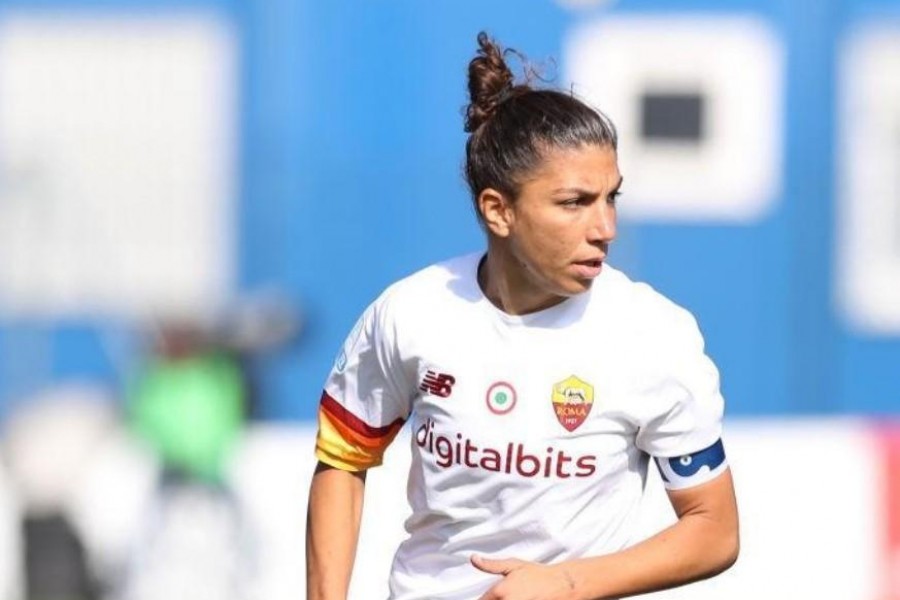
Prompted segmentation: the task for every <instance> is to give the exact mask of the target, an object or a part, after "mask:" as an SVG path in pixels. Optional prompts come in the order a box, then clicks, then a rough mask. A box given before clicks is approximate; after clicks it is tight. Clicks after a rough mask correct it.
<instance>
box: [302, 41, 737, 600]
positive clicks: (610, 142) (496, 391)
mask: <svg viewBox="0 0 900 600" xmlns="http://www.w3.org/2000/svg"><path fill="white" fill-rule="evenodd" d="M478 44H479V47H480V48H479V51H478V53H477V55H476V57H475V58H474V59H473V60H472V61H471V63H470V65H469V91H470V95H471V104H470V105H469V107H468V111H467V116H466V124H465V128H466V131H467V132H468V133H469V134H470V136H469V139H468V142H467V145H466V176H467V179H468V183H469V186H470V188H471V192H472V197H473V200H474V203H475V207H476V209H477V214H478V216H479V219H480V222H481V225H482V226H483V227H484V229H485V231H486V233H487V251H486V252H481V253H477V254H473V255H470V256H463V257H461V258H457V259H454V260H450V261H447V262H444V263H440V264H437V265H433V266H431V267H428V268H426V269H424V270H422V271H420V272H418V273H416V274H414V275H412V276H410V277H407V278H406V279H403V280H401V281H399V282H397V283H395V284H393V285H392V286H390V287H389V288H388V289H387V290H386V291H385V292H384V293H383V294H382V295H381V296H380V297H379V298H378V299H377V300H375V302H374V303H372V304H371V305H370V306H369V307H368V309H367V310H366V311H365V313H364V314H363V315H362V317H361V318H360V319H359V321H358V323H357V324H356V326H355V327H354V328H353V330H352V332H351V333H350V335H349V336H348V338H347V340H346V342H345V343H344V346H343V348H342V350H341V352H340V354H339V355H338V358H337V360H336V362H335V365H334V368H333V370H332V372H331V374H330V375H329V377H328V380H327V382H326V384H325V390H324V392H323V394H322V399H321V404H320V410H319V434H318V439H317V447H316V454H317V456H318V459H319V465H318V467H317V469H316V473H315V475H314V477H313V481H312V486H311V490H310V500H309V521H308V533H307V577H308V584H307V585H308V598H309V599H310V600H331V599H341V600H343V599H344V598H346V595H347V589H348V585H349V580H350V573H351V570H352V564H353V561H354V554H355V549H356V543H357V539H358V534H359V522H360V517H361V510H362V502H363V490H364V483H365V475H366V471H367V469H369V468H371V467H374V466H376V465H378V464H380V462H381V459H382V453H383V451H384V449H385V447H386V446H387V445H388V444H389V443H390V442H391V440H392V439H393V438H394V436H395V434H396V433H397V431H398V430H399V429H400V427H401V426H403V424H404V423H405V422H407V421H411V428H412V439H411V449H412V466H411V473H410V483H409V491H408V495H409V502H410V505H411V507H412V516H411V517H410V519H409V520H408V521H407V523H406V528H407V530H408V533H409V537H408V538H407V539H406V540H405V541H404V542H403V543H402V544H401V545H400V547H399V549H398V550H397V552H396V555H395V558H394V563H393V567H392V571H391V574H390V594H391V600H438V599H440V600H475V599H479V600H491V599H501V598H502V599H506V600H569V599H589V598H617V597H620V596H628V595H632V594H637V593H641V592H647V591H651V590H658V589H662V588H667V587H672V586H677V585H680V584H684V583H687V582H690V581H695V580H698V579H702V578H705V577H709V576H712V575H714V574H716V573H719V572H721V571H723V570H724V569H726V568H728V567H729V566H730V565H731V564H732V563H733V562H734V561H735V559H736V557H737V553H738V518H737V508H736V505H735V499H734V490H733V486H732V479H731V474H730V472H729V469H728V466H727V463H726V460H725V453H724V449H723V446H722V442H721V439H720V436H721V418H722V410H723V401H722V397H721V395H720V393H719V381H718V373H717V370H716V368H715V366H714V365H713V363H712V362H711V361H710V360H709V358H707V356H706V355H705V354H704V351H703V339H702V337H701V335H700V332H699V330H698V328H697V325H696V322H695V320H694V318H693V317H692V316H691V315H690V313H688V312H687V311H685V310H684V309H682V308H680V307H678V306H676V305H675V304H673V303H672V302H670V301H669V300H667V299H666V298H664V297H663V296H661V295H660V294H658V293H657V292H655V291H654V290H653V289H652V288H650V287H649V286H647V285H645V284H641V283H635V282H633V281H631V280H630V279H628V278H627V277H626V276H625V275H624V274H622V273H621V272H619V271H617V270H615V269H613V268H611V267H610V266H609V265H606V264H605V260H606V257H607V253H608V252H609V245H610V243H611V242H612V241H613V239H615V236H616V197H617V196H618V194H619V190H620V187H621V185H622V176H621V175H620V173H619V168H618V165H617V160H616V144H617V139H616V132H615V129H614V128H613V125H612V123H611V122H610V121H609V120H608V119H607V118H606V117H605V116H603V115H602V114H600V113H598V112H597V111H595V110H594V109H592V108H590V107H588V106H586V105H585V104H584V103H582V102H581V101H579V100H578V99H576V98H574V97H572V96H571V95H570V94H566V93H561V92H558V91H553V90H545V89H535V88H532V87H531V86H530V85H528V84H527V83H526V84H518V85H517V84H515V83H514V81H513V76H512V73H511V72H510V70H509V68H508V66H507V65H506V63H505V60H504V57H505V53H504V51H503V50H502V49H501V48H500V47H498V46H497V45H496V44H495V43H494V42H492V41H491V40H490V39H488V37H487V36H486V35H485V34H484V33H482V34H480V35H479V36H478ZM650 457H653V458H654V460H655V462H656V464H657V466H658V468H659V470H660V472H661V474H662V477H663V480H664V483H665V485H666V488H667V491H668V495H669V498H670V500H671V503H672V506H673V507H674V509H675V512H676V514H677V516H678V520H677V522H676V523H675V524H673V525H672V526H671V527H669V528H667V529H665V530H664V531H662V532H660V533H658V534H657V535H655V536H654V537H651V538H650V539H647V540H644V541H641V542H639V543H636V544H635V543H634V540H633V539H632V536H633V535H634V526H635V524H636V518H637V516H638V510H639V504H640V500H641V495H642V492H643V488H644V483H645V481H646V476H647V466H648V463H649V458H650Z"/></svg>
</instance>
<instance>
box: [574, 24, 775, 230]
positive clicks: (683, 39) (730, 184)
mask: <svg viewBox="0 0 900 600" xmlns="http://www.w3.org/2000/svg"><path fill="white" fill-rule="evenodd" d="M564 65H565V68H566V73H567V79H568V80H569V81H571V82H572V89H573V90H574V92H575V93H576V95H578V96H580V97H582V98H584V99H586V100H587V101H588V102H590V103H591V104H593V105H595V106H597V107H598V108H600V109H601V110H603V111H604V112H605V113H606V114H607V115H608V116H609V117H610V118H611V119H612V120H613V122H614V123H615V124H616V127H617V128H618V130H619V137H620V140H619V157H620V168H621V170H622V173H623V175H624V177H625V185H624V187H623V189H624V191H625V196H624V198H623V200H622V203H621V205H620V206H621V215H622V216H623V217H626V218H632V219H639V220H653V221H714V222H749V221H753V220H756V219H759V218H760V217H762V216H763V215H764V213H765V212H766V210H767V209H768V208H769V207H770V205H771V204H772V203H773V201H774V200H775V199H776V197H777V196H778V195H779V194H780V192H781V185H782V182H781V177H782V174H781V158H782V152H783V149H782V146H783V137H784V131H783V129H784V127H783V120H784V115H783V104H784V98H783V95H784V91H783V90H784V82H783V79H784V50H783V48H782V44H781V42H780V41H779V39H778V37H777V35H776V34H775V33H774V32H773V31H772V30H771V29H770V28H769V26H768V25H767V24H766V23H765V22H763V21H761V20H759V19H756V18H750V17H747V18H744V17H737V16H727V17H717V16H706V15H696V16H694V15H678V16H675V15H671V14H666V15H664V16H663V15H629V16H613V17H610V16H606V17H603V18H601V19H599V20H596V21H591V22H587V23H585V24H582V25H580V26H578V27H576V28H575V29H574V30H573V31H572V32H571V34H570V35H569V36H568V39H567V41H566V42H565V49H564Z"/></svg>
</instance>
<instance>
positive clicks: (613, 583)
mask: <svg viewBox="0 0 900 600" xmlns="http://www.w3.org/2000/svg"><path fill="white" fill-rule="evenodd" d="M722 478H723V479H726V481H720V482H711V483H710V484H708V485H722V486H726V485H727V487H728V489H729V490H730V489H731V474H730V473H726V474H724V475H723V476H722ZM721 497H722V503H723V504H725V506H718V507H716V506H714V507H711V508H712V510H706V509H703V510H700V509H698V510H687V511H686V512H684V513H683V514H682V515H681V516H680V517H679V519H678V521H677V522H676V523H675V524H674V525H672V526H671V527H669V528H667V529H664V530H663V531H661V532H659V533H658V534H656V535H655V536H653V537H651V538H649V539H647V540H645V541H643V542H641V543H639V544H636V545H635V546H632V547H630V548H627V549H626V550H623V551H621V552H617V553H614V554H609V555H606V556H600V557H594V558H586V559H579V560H574V561H570V562H566V563H563V564H561V565H559V567H560V568H562V569H563V570H564V571H565V572H566V573H567V574H568V576H569V577H570V578H571V579H572V581H573V583H574V585H575V589H576V590H577V592H578V594H577V597H578V598H584V599H585V600H587V599H602V598H616V597H620V596H630V595H633V594H640V593H645V592H650V591H654V590H659V589H665V588H670V587H675V586H678V585H682V584H686V583H690V582H692V581H697V580H700V579H705V578H707V577H711V576H713V575H716V574H718V573H721V572H722V571H724V570H725V569H727V568H728V567H730V566H731V565H732V564H733V563H734V561H735V560H736V559H737V554H738V548H739V541H738V523H737V510H736V507H735V506H734V498H733V495H730V494H722V495H721ZM707 508H710V507H707Z"/></svg>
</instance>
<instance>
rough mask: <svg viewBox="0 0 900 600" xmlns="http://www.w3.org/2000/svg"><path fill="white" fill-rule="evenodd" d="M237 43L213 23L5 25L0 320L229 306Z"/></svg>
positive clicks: (38, 21) (47, 19)
mask: <svg viewBox="0 0 900 600" xmlns="http://www.w3.org/2000/svg"><path fill="white" fill-rule="evenodd" d="M236 43H237V42H236V40H235V36H234V33H233V31H232V30H231V28H230V26H229V25H228V23H227V22H224V21H223V20H222V19H220V18H217V17H214V16H209V15H193V14H192V15H185V16H182V15H179V16H172V17H163V16H152V15H151V16H146V15H144V16H139V15H130V14H127V13H126V14H124V15H121V16H118V17H114V16H99V15H98V16H85V15H83V14H79V15H69V14H65V13H62V14H53V13H50V14H48V13H46V12H41V13H40V14H39V15H30V14H27V13H20V14H16V13H13V14H12V15H7V16H5V17H4V18H3V20H2V21H0V89H2V90H3V94H2V96H0V313H6V314H10V313H11V314H14V315H22V314H41V315H48V314H49V315H60V314H72V313H76V314H84V313H113V314H125V315H141V314H146V313H159V312H166V313H173V312H175V313H178V314H185V313H191V312H200V311H208V310H209V307H210V305H216V304H217V303H220V302H221V301H222V300H223V299H224V296H225V294H226V293H227V292H228V291H229V289H230V286H231V280H232V270H233V239H232V238H233V231H232V230H233V223H232V221H233V214H232V213H233V205H234V197H235V193H236V185H235V183H236V182H235V179H236V174H235V173H236V164H235V161H236V147H237V133H236V132H237V116H236V86H237V76H236V69H237V64H236V60H237V57H236Z"/></svg>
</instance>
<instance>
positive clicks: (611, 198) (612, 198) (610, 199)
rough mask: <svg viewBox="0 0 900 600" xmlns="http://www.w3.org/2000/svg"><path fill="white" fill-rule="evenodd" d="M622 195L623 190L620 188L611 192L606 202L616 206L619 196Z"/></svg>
mask: <svg viewBox="0 0 900 600" xmlns="http://www.w3.org/2000/svg"><path fill="white" fill-rule="evenodd" d="M621 195H622V192H620V191H619V190H616V191H614V192H612V193H610V195H609V196H607V197H606V203H607V204H610V205H612V206H615V205H616V204H617V203H618V202H619V196H621Z"/></svg>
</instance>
